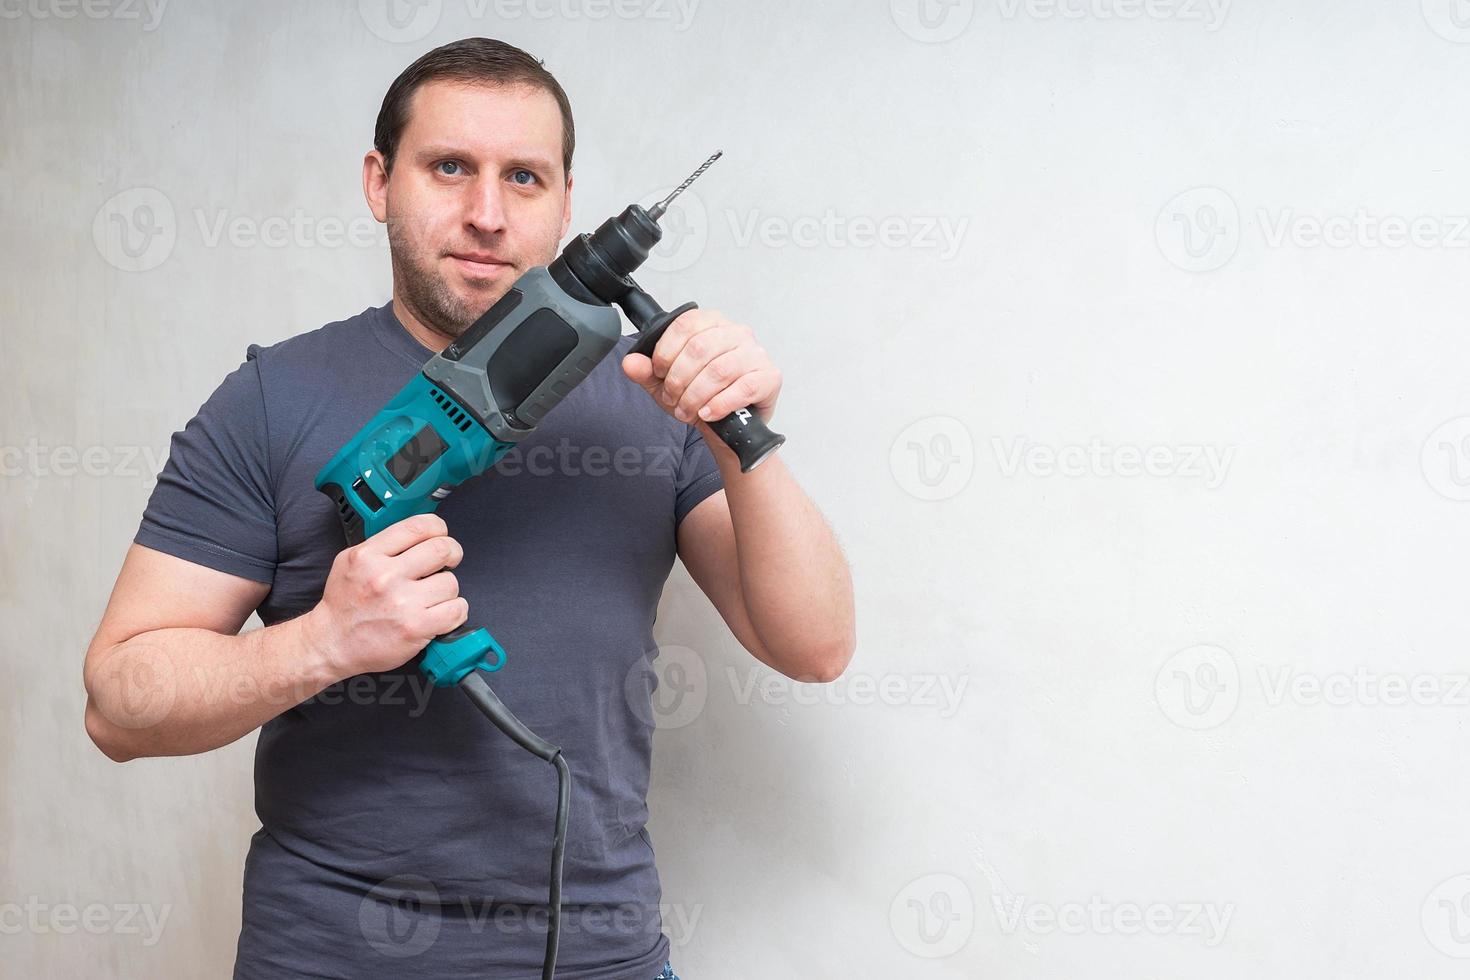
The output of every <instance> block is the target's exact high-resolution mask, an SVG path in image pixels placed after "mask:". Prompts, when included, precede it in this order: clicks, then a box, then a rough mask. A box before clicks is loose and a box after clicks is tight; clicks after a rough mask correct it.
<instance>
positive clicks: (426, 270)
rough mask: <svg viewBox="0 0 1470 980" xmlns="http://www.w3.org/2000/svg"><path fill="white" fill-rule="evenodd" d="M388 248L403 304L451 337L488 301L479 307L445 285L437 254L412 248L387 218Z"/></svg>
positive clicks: (482, 312) (474, 317) (421, 321)
mask: <svg viewBox="0 0 1470 980" xmlns="http://www.w3.org/2000/svg"><path fill="white" fill-rule="evenodd" d="M388 251H389V254H390V255H391V256H392V260H393V274H394V279H395V287H396V290H397V293H398V295H399V297H400V298H401V299H402V300H403V302H404V304H405V305H406V306H408V308H409V309H410V310H412V311H413V313H414V315H415V316H417V317H418V318H419V322H420V323H422V324H423V325H424V326H426V327H428V328H429V329H430V330H433V331H434V332H435V333H438V334H442V335H443V336H445V337H448V338H450V339H451V340H454V339H457V338H458V337H459V336H460V334H462V333H464V332H465V331H466V330H468V329H469V328H470V325H471V324H473V323H474V322H475V321H476V320H478V319H479V318H480V317H481V316H483V315H484V313H485V310H487V309H489V308H490V304H485V306H484V308H480V307H479V306H478V305H476V304H474V303H473V301H467V300H465V299H464V298H463V297H461V296H459V295H458V294H457V293H455V291H454V290H453V289H451V288H449V283H448V282H446V281H445V279H444V277H443V276H442V275H441V274H440V273H439V258H440V257H439V256H437V255H431V254H429V253H428V251H427V250H423V251H420V250H416V249H415V248H414V247H413V245H412V244H411V243H410V242H408V241H407V240H406V239H405V238H404V235H403V229H402V226H401V225H400V224H399V223H398V222H396V221H394V220H393V219H392V218H391V217H390V218H389V219H388Z"/></svg>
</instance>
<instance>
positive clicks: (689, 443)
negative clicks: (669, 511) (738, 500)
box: [674, 424, 725, 528]
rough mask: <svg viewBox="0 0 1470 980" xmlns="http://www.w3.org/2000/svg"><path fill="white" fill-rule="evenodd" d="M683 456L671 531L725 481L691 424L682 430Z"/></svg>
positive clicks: (676, 487)
mask: <svg viewBox="0 0 1470 980" xmlns="http://www.w3.org/2000/svg"><path fill="white" fill-rule="evenodd" d="M684 428H685V430H686V431H685V434H684V454H683V456H681V457H680V458H679V472H678V474H677V476H676V477H675V483H674V527H676V528H677V527H678V526H679V525H680V524H682V523H683V522H684V515H686V514H688V513H689V512H690V511H691V510H693V509H694V505H695V504H697V503H699V502H700V501H701V500H703V499H704V498H705V497H708V496H709V495H710V494H712V493H714V492H715V491H716V490H722V489H724V486H725V478H724V477H722V476H721V475H720V468H719V466H718V465H716V463H715V457H714V454H713V453H711V452H710V451H709V446H708V444H706V443H705V441H704V436H702V435H700V434H699V430H698V429H697V428H695V427H694V426H693V425H692V424H686V425H685V426H684Z"/></svg>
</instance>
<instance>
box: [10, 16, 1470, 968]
mask: <svg viewBox="0 0 1470 980" xmlns="http://www.w3.org/2000/svg"><path fill="white" fill-rule="evenodd" d="M388 4H391V5H392V6H389V5H388ZM1464 8H1465V4H1463V3H1460V4H1459V6H1458V7H1456V5H1455V3H1454V2H1452V0H1443V2H1441V0H1424V2H1422V3H1420V2H1419V0H1394V2H1383V0H1340V2H1334V0H1296V2H1290V3H1272V2H1268V0H1249V2H1248V0H1236V2H1233V3H1232V2H1230V0H1056V2H1050V3H1048V2H1044V0H945V2H940V0H892V2H891V3H890V2H888V0H864V2H851V3H824V4H813V5H797V4H781V3H769V2H768V3H755V2H741V3H735V2H715V0H702V2H698V0H683V2H682V3H680V2H679V0H622V2H620V3H619V4H618V5H616V6H613V5H610V4H609V5H603V6H599V5H598V4H597V3H595V2H594V0H517V2H510V0H501V2H492V0H482V2H475V0H422V2H420V3H418V4H417V5H409V4H405V3H402V2H401V0H387V3H385V2H384V0H362V2H361V3H338V4H331V3H312V4H304V3H302V4H295V3H287V2H282V0H261V2H252V3H234V4H227V3H218V2H216V3H203V2H200V3H187V4H186V3H183V2H174V3H167V4H164V3H162V2H161V0H159V2H155V4H154V5H153V6H149V5H147V4H146V3H144V2H142V0H138V2H133V0H86V2H83V0H76V2H68V0H0V123H3V125H0V208H3V212H4V213H3V221H0V246H3V262H0V364H3V365H4V368H3V370H4V379H5V384H4V386H3V389H0V447H3V453H4V456H3V459H0V462H3V464H4V475H3V478H0V492H3V494H4V510H3V514H4V517H3V521H0V540H3V559H0V612H3V617H4V629H3V631H0V650H3V657H4V661H3V663H4V674H3V676H4V678H5V682H4V683H3V684H0V787H3V789H0V845H3V853H4V858H3V862H0V974H3V975H4V976H6V977H31V976H88V977H104V976H125V977H196V976H222V975H226V973H227V971H228V969H229V965H230V963H231V961H232V956H233V949H234V940H235V935H236V929H237V927H238V917H239V883H240V874H241V862H242V858H243V855H244V852H245V848H246V844H247V838H248V836H249V834H250V833H251V832H252V831H253V830H254V829H255V827H256V826H257V823H256V820H255V817H254V814H253V812H252V810H251V804H250V779H251V777H250V759H251V749H252V744H251V743H252V741H253V740H252V739H245V740H242V742H240V743H238V744H236V745H233V746H230V747H229V748H227V749H225V750H222V751H218V752H214V753H210V754H208V755H206V756H202V757H195V758H187V759H173V760H144V761H138V762H133V763H129V764H127V765H125V766H116V765H114V764H112V763H110V762H108V761H107V760H106V759H104V758H103V757H102V756H101V755H100V754H99V753H98V752H97V751H96V750H95V749H94V748H93V747H92V746H91V744H90V743H89V742H88V741H87V740H86V738H85V736H84V734H83V730H82V720H81V718H82V705H83V693H82V688H81V682H80V666H81V657H82V652H83V649H84V647H85V644H86V642H87V640H88V638H89V637H90V635H91V633H92V631H93V629H94V628H95V626H96V622H97V619H98V617H99V615H100V613H101V610H102V608H103V604H104V602H105V600H106V597H107V590H108V588H109V586H110V584H111V582H112V580H113V577H114V576H115V574H116V571H117V568H118V563H119V561H120V559H121V557H122V554H123V552H124V550H125V548H126V546H127V544H128V542H129V540H130V537H131V535H132V533H133V531H134V529H135V528H136V525H137V520H138V516H139V514H140V512H141V509H142V507H143V504H144V501H145V500H146V499H147V495H148V492H149V489H150V486H151V481H152V476H153V473H154V472H155V471H156V469H157V466H158V463H159V458H160V456H161V454H162V452H163V451H164V450H165V449H166V447H167V444H168V437H169V434H170V433H171V432H172V431H173V430H174V429H176V428H179V427H181V426H182V425H183V423H184V422H185V421H186V420H187V419H188V418H189V416H190V415H191V414H192V413H193V411H194V409H195V408H196V407H197V406H198V405H199V404H200V402H201V401H202V400H203V399H204V398H205V396H206V395H207V394H208V393H209V392H210V391H211V390H212V389H213V388H214V386H215V385H216V384H217V383H218V381H219V380H220V379H221V378H222V377H223V376H224V374H225V373H226V372H227V371H228V370H230V369H231V368H232V367H233V366H234V365H235V364H237V363H238V362H239V360H240V358H241V357H242V355H243V353H244V349H245V346H246V344H247V343H250V342H262V343H266V342H272V341H275V340H278V339H281V338H284V337H287V336H289V335H291V334H294V333H298V332H301V331H304V330H309V329H312V328H315V327H317V326H319V325H321V324H322V323H324V322H327V321H329V320H333V319H338V318H340V317H342V316H345V315H349V314H352V313H355V312H357V311H359V310H361V309H362V308H363V307H365V306H367V305H370V304H376V303H380V302H382V301H384V300H385V299H386V298H387V296H388V289H389V279H388V252H387V248H386V243H385V238H384V236H383V235H382V233H381V230H380V229H378V228H377V226H375V225H373V224H372V223H371V219H370V216H369V215H368V212H367V209H366V207H365V205H364V204H363V202H362V198H361V192H360V187H359V162H360V159H361V156H362V153H363V152H364V151H365V150H366V149H367V147H368V145H369V142H370V136H371V127H372V121H373V117H374V114H375V112H376V110H377V106H378V103H379V101H380V100H381V98H382V94H383V90H384V89H385V87H386V85H387V84H388V82H389V81H390V80H391V79H392V77H393V76H394V75H395V74H396V73H397V72H398V71H399V70H400V69H401V68H402V67H403V66H404V65H406V64H407V63H408V62H409V61H410V60H411V59H412V58H414V57H416V56H417V55H418V54H420V53H421V52H423V51H424V50H427V49H428V48H429V47H431V46H433V45H434V44H437V43H440V42H442V41H446V40H450V39H453V38H456V37H460V36H464V35H467V34H488V35H492V36H497V37H501V38H504V39H506V40H509V41H512V42H514V43H517V44H519V45H521V46H523V47H525V48H527V49H528V50H530V51H532V52H533V53H535V54H537V55H538V56H540V57H542V58H544V59H545V60H546V62H547V65H548V67H550V68H551V69H552V70H553V71H554V72H555V73H556V74H557V75H558V76H559V77H560V78H561V80H562V81H563V83H564V85H565V86H566V88H567V90H568V91H569V93H570V95H571V98H572V101H573V104H574V107H575V109H576V112H577V117H578V128H579V137H580V139H579V150H578V156H577V162H576V168H575V170H576V174H577V184H576V187H577V192H576V201H575V214H574V221H573V228H574V229H575V230H579V231H580V230H587V229H589V228H590V227H592V226H593V225H594V224H595V223H596V222H598V221H600V220H602V218H604V217H605V216H607V215H608V214H610V213H613V211H614V210H616V209H618V208H621V207H622V206H623V205H624V204H626V203H627V202H628V201H629V200H631V199H635V198H637V199H643V200H649V199H650V197H649V196H650V195H652V194H653V193H655V192H657V191H658V190H660V189H661V188H663V187H666V186H667V185H668V184H670V183H671V182H673V181H675V180H677V179H679V178H680V177H682V175H683V174H685V173H686V172H687V171H688V170H689V169H690V168H691V166H692V165H693V164H695V163H697V162H698V161H699V160H701V159H703V158H704V156H705V155H706V154H708V153H709V152H711V151H712V150H713V149H715V148H722V149H724V150H725V152H726V158H725V159H724V160H722V161H721V163H720V164H719V165H718V167H717V168H716V169H715V170H714V171H712V172H711V173H710V174H709V175H708V176H707V178H706V179H704V180H703V181H701V183H700V184H698V185H697V187H696V189H695V191H694V192H693V193H691V194H690V195H689V196H687V197H686V198H684V199H683V200H684V207H683V209H682V211H681V212H680V214H679V215H676V216H675V220H676V221H677V222H680V225H679V227H681V228H683V229H684V233H682V234H676V235H674V236H672V237H671V239H670V242H669V247H668V248H667V249H666V250H664V251H663V252H661V253H660V255H659V256H658V257H657V258H656V260H655V262H654V266H655V268H653V269H651V270H650V271H649V272H648V273H647V274H645V275H643V276H641V277H640V278H641V279H642V280H644V284H645V285H646V286H648V287H649V288H650V289H651V290H653V291H654V292H655V293H656V295H658V296H659V297H661V298H662V299H664V300H665V301H666V302H668V303H671V304H672V303H673V302H677V301H681V300H683V299H686V298H696V299H698V300H699V301H700V302H701V303H702V304H703V305H706V306H713V307H717V308H719V309H722V310H724V311H726V312H727V313H729V314H731V315H732V316H735V317H736V318H738V319H741V320H743V321H744V322H747V323H750V324H751V325H753V326H754V327H755V328H756V330H757V333H758V334H759V335H760V336H761V337H762V339H763V341H764V342H765V344H766V346H767V347H768V348H769V349H770V350H771V352H772V354H773V356H774V357H775V358H776V360H777V363H778V364H779V365H780V366H781V367H782V368H783V370H784V372H785V375H786V378H787V382H786V392H785V394H784V396H783V398H782V402H781V406H780V410H779V413H778V423H779V424H778V425H777V426H776V427H777V428H779V429H781V430H783V431H785V432H787V433H788V434H789V437H790V442H789V444H788V446H787V447H786V449H785V450H783V452H784V455H785V459H786V461H787V463H788V464H789V465H790V466H791V467H792V468H793V469H794V470H795V471H796V472H797V474H798V476H799V478H800V479H801V480H802V481H803V483H804V485H805V486H806V487H807V488H808V490H809V491H810V493H811V494H812V495H813V497H814V498H815V499H816V500H817V501H818V503H819V504H820V505H821V507H822V508H823V509H824V511H825V512H826V514H827V515H828V516H829V518H830V520H831V522H832V524H833V525H834V527H835V528H836V530H837V532H838V534H839V535H840V537H841V539H842V540H843V542H844V544H845V546H846V548H847V550H848V553H849V555H850V557H851V560H852V563H853V566H854V573H855V578H856V584H857V590H858V600H859V604H860V605H859V609H860V645H859V651H858V654H857V657H856V659H855V661H854V663H853V665H852V667H851V669H850V670H849V672H848V674H847V675H846V676H845V677H844V678H842V679H841V680H840V681H839V682H837V683H836V684H833V685H828V686H823V687H813V686H807V685H794V684H791V683H789V682H787V681H785V680H784V679H783V678H780V677H779V676H777V675H772V674H770V672H768V671H765V670H762V669H757V665H756V664H755V662H754V661H753V660H751V659H750V658H749V657H748V655H746V654H745V653H744V652H743V651H741V650H740V649H739V648H738V646H736V645H735V644H734V642H733V641H732V640H731V639H730V637H729V636H728V634H727V633H726V631H725V629H724V627H723V625H722V624H721V623H720V621H719V619H718V617H717V615H716V614H715V613H714V611H713V610H712V609H711V608H710V607H709V605H708V604H707V603H706V601H705V600H704V599H703V597H702V595H700V593H699V592H698V590H697V589H696V588H695V587H693V586H692V584H691V583H690V582H689V580H688V578H687V576H685V575H684V573H683V572H682V571H679V572H677V573H676V576H675V578H674V579H673V580H672V581H671V587H670V589H669V591H668V593H667V594H666V598H665V602H664V607H663V610H662V613H661V615H660V628H659V636H660V640H661V642H662V643H664V644H666V647H665V648H664V655H663V657H662V658H661V659H660V666H661V670H662V673H663V677H664V685H665V686H664V689H663V690H662V691H661V700H660V704H659V715H660V729H661V730H660V731H659V733H658V741H657V755H656V761H655V764H656V772H655V776H654V789H653V793H652V799H651V805H652V807H653V810H654V814H655V816H654V820H653V824H652V827H651V830H652V834H653V837H654V840H655V841H656V843H657V845H658V849H659V856H660V868H661V872H662V875H663V880H664V885H665V892H666V894H665V900H666V901H667V902H668V903H669V912H668V915H667V917H666V921H665V926H666V930H667V931H668V933H669V935H670V936H671V938H673V940H674V941H675V944H676V945H675V957H674V961H675V964H676V966H677V967H678V968H679V970H680V972H681V973H682V974H683V975H684V976H685V977H686V980H689V978H727V977H728V978H734V977H756V976H773V977H797V976H801V977H851V978H889V977H936V978H937V977H953V978H959V977H981V976H984V977H990V978H999V977H1005V978H1015V980H1029V978H1042V977H1045V978H1059V980H1060V978H1073V977H1088V978H1092V980H1137V978H1145V977H1191V978H1194V980H1216V978H1218V980H1226V978H1238V977H1241V976H1262V977H1266V976H1269V977H1290V978H1293V980H1297V978H1305V977H1323V978H1325V977H1364V978H1366V977H1388V976H1413V977H1418V978H1425V980H1433V978H1447V977H1452V976H1460V975H1462V973H1461V971H1462V970H1463V969H1464V967H1463V964H1462V963H1461V962H1459V959H1460V958H1463V957H1465V956H1467V955H1470V897H1467V896H1470V877H1467V873H1470V845H1467V843H1466V840H1467V838H1466V834H1465V832H1464V826H1463V824H1464V816H1465V812H1466V805H1467V803H1470V791H1467V790H1466V789H1465V788H1464V781H1463V780H1462V779H1461V778H1460V774H1461V772H1462V771H1463V766H1462V764H1461V763H1462V756H1463V753H1462V745H1463V743H1462V742H1461V741H1460V740H1461V739H1462V738H1463V737H1464V736H1465V733H1466V722H1465V719H1466V717H1467V714H1470V692H1467V688H1466V685H1465V683H1464V682H1465V678H1466V665H1465V655H1464V654H1465V640H1464V635H1465V634H1464V619H1465V614H1464V609H1465V604H1464V581H1465V577H1464V574H1463V565H1464V556H1465V554H1466V551H1467V549H1466V545H1467V544H1470V535H1467V532H1466V529H1465V527H1466V523H1465V518H1466V515H1467V510H1466V508H1467V507H1470V504H1467V503H1466V500H1467V499H1470V394H1467V386H1466V384H1465V379H1464V365H1465V364H1466V363H1467V355H1470V340H1467V335H1466V332H1465V329H1464V326H1465V309H1466V302H1467V299H1470V276H1467V275H1466V264H1465V263H1466V261H1467V255H1470V230H1467V227H1466V223H1467V219H1466V215H1467V214H1470V196H1467V194H1466V192H1465V187H1466V183H1465V177H1466V173H1467V169H1470V135H1467V134H1470V130H1467V128H1466V126H1465V125H1464V122H1463V120H1464V116H1465V112H1464V93H1465V91H1466V90H1467V82H1470V10H1466V9H1464ZM1457 120H1458V121H1457ZM1457 568H1460V569H1462V571H1461V572H1456V571H1455V569H1457Z"/></svg>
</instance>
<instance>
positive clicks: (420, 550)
mask: <svg viewBox="0 0 1470 980" xmlns="http://www.w3.org/2000/svg"><path fill="white" fill-rule="evenodd" d="M383 533H385V534H386V533H387V532H386V531H385V532H383ZM463 558H464V546H463V545H461V544H460V543H459V542H458V541H456V540H454V539H453V538H451V537H450V536H449V535H447V534H443V535H440V536H438V537H435V538H430V539H428V540H427V541H420V542H419V543H418V544H416V545H414V546H413V547H412V548H409V549H408V550H407V551H405V552H404V553H403V554H401V555H399V556H398V557H397V558H396V559H395V570H396V571H397V572H399V573H401V574H402V575H403V576H404V577H405V578H408V579H421V578H428V577H429V576H430V575H433V574H434V573H435V572H438V571H442V570H443V569H446V568H454V567H455V566H457V565H458V564H459V563H460V560H461V559H463Z"/></svg>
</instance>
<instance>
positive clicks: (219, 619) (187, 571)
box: [87, 544, 270, 671]
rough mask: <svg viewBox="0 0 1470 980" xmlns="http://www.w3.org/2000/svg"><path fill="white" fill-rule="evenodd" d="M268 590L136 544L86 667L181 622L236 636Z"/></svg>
mask: <svg viewBox="0 0 1470 980" xmlns="http://www.w3.org/2000/svg"><path fill="white" fill-rule="evenodd" d="M268 592H270V586H269V585H268V584H266V583H265V582H257V581H254V580H252V579H248V578H241V577H240V576H238V575H231V574H229V573H228V572H221V571H216V570H215V569H213V568H207V567H205V566H204V565H198V564H195V563H194V562H191V561H185V560H184V559H182V558H176V557H174V556H173V555H169V554H165V553H163V552H162V551H155V550H154V549H152V548H147V547H144V546H143V545H139V544H134V545H132V546H131V547H130V548H129V549H128V553H127V557H126V558H124V559H123V566H122V571H120V572H119V573H118V576H117V584H116V585H114V586H113V588H112V596H111V598H109V599H108V600H107V610H106V611H105V612H104V613H103V614H102V622H101V624H100V625H98V627H97V634H96V636H95V637H93V639H92V643H91V646H90V647H89V648H88V650H87V669H88V670H89V671H90V670H91V669H93V668H94V667H95V660H96V659H98V658H99V657H101V656H103V655H104V654H105V652H106V651H108V650H110V649H112V648H113V647H115V646H117V645H118V644H120V643H124V642H126V641H127V640H130V639H132V638H133V637H135V636H138V635H140V634H142V633H148V632H151V631H153V630H160V629H171V628H180V627H194V628H198V629H207V630H209V631H211V632H214V633H222V634H226V635H230V636H233V635H234V634H236V633H238V632H240V627H242V626H244V625H245V620H247V619H249V618H250V614H251V613H253V612H254V611H255V610H256V608H257V607H258V606H259V605H260V603H261V602H262V601H263V600H264V599H265V597H266V594H267V593H268Z"/></svg>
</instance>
